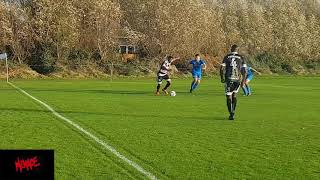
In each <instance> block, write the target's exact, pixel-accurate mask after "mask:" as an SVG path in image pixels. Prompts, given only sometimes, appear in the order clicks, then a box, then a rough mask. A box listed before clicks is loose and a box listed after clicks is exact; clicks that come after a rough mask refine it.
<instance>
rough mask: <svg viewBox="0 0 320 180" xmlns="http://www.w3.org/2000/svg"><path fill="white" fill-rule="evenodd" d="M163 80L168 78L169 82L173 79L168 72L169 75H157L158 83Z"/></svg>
mask: <svg viewBox="0 0 320 180" xmlns="http://www.w3.org/2000/svg"><path fill="white" fill-rule="evenodd" d="M163 80H166V81H168V82H170V81H171V79H170V77H169V75H168V74H167V75H164V76H159V75H158V77H157V83H158V84H162V81H163Z"/></svg>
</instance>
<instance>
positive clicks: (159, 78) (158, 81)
mask: <svg viewBox="0 0 320 180" xmlns="http://www.w3.org/2000/svg"><path fill="white" fill-rule="evenodd" d="M162 80H163V77H161V76H158V77H157V84H158V85H157V92H156V95H158V96H159V95H160V87H161V84H162Z"/></svg>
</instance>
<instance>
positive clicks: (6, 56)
mask: <svg viewBox="0 0 320 180" xmlns="http://www.w3.org/2000/svg"><path fill="white" fill-rule="evenodd" d="M2 59H5V60H6V68H7V82H9V65H8V55H7V53H4V54H0V60H2Z"/></svg>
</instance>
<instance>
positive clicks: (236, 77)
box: [220, 45, 247, 120]
mask: <svg viewBox="0 0 320 180" xmlns="http://www.w3.org/2000/svg"><path fill="white" fill-rule="evenodd" d="M246 72H247V64H246V62H245V60H244V58H243V56H241V55H239V54H238V46H237V45H233V46H232V47H231V53H229V54H228V55H227V56H226V57H225V58H224V59H223V62H222V64H221V68H220V76H221V82H222V83H225V89H226V96H227V105H228V110H229V113H230V116H229V120H234V114H235V111H236V107H237V93H238V92H239V89H240V87H242V86H243V84H244V83H245V80H246Z"/></svg>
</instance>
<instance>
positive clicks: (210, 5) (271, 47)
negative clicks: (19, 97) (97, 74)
mask: <svg viewBox="0 0 320 180" xmlns="http://www.w3.org/2000/svg"><path fill="white" fill-rule="evenodd" d="M0 28H1V29H0V50H1V51H2V52H4V51H5V52H7V53H8V54H9V55H10V60H11V62H13V63H15V64H26V65H28V66H30V67H32V69H34V70H36V71H37V72H40V73H43V74H47V73H51V72H53V71H55V70H56V69H55V67H56V66H57V65H64V66H74V65H83V64H95V66H97V67H104V66H105V65H106V64H110V63H115V64H116V63H123V61H122V56H121V55H120V54H119V52H118V48H119V45H120V44H121V43H123V39H125V41H126V42H127V43H129V44H135V45H137V47H138V49H139V48H141V49H140V50H141V51H144V52H145V53H143V55H139V53H138V56H137V58H136V60H135V61H134V63H140V64H143V65H144V66H149V67H150V68H151V69H152V68H153V67H154V68H155V67H156V65H157V64H158V61H160V60H161V59H162V57H163V56H165V55H167V54H170V55H176V56H180V57H182V59H185V60H187V59H188V58H190V57H192V56H193V55H194V54H196V53H200V54H202V55H203V56H205V57H206V60H207V62H208V65H209V68H210V69H212V70H214V69H215V67H217V66H218V64H219V62H220V61H221V59H222V57H223V56H224V55H225V53H227V52H228V50H229V47H230V46H231V45H232V44H238V45H239V46H240V47H241V52H242V54H244V55H245V56H246V57H247V59H248V61H249V62H250V63H251V64H252V65H254V66H256V67H258V68H261V69H263V70H265V71H270V72H284V71H285V72H289V73H296V72H299V71H311V72H312V71H315V70H317V68H319V62H320V50H319V44H320V2H319V0H175V1H171V0H139V1H136V0H91V1H87V0H1V1H0ZM177 67H181V68H184V67H185V63H178V64H177ZM106 71H107V70H106Z"/></svg>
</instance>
